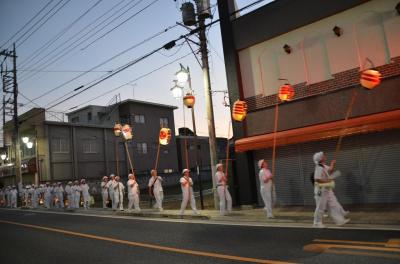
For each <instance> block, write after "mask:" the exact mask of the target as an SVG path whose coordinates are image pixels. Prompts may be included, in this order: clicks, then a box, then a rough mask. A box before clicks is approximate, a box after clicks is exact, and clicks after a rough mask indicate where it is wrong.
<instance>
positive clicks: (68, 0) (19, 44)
mask: <svg viewBox="0 0 400 264" xmlns="http://www.w3.org/2000/svg"><path fill="white" fill-rule="evenodd" d="M70 1H71V0H67V2H65V3H64V4H63V5H62V6H60V7H59V8H58V9H57V10H56V11H55V12H54V13H53V14H51V15H50V16H49V17H48V18H47V19H46V20H45V21H44V22H43V23H42V24H40V25H39V26H38V27H37V28H36V29H35V30H34V31H32V32H31V33H30V34H29V35H28V36H27V37H26V38H25V39H24V40H22V41H21V42H20V43H19V42H18V41H19V39H20V38H22V37H23V36H25V35H26V34H27V33H28V32H29V31H27V32H25V33H24V34H23V35H22V36H21V37H19V38H18V39H17V40H16V41H15V42H17V43H18V45H17V48H18V47H20V46H21V45H22V44H23V43H25V41H27V40H28V39H29V38H30V37H31V36H32V35H33V34H34V33H35V32H36V31H38V30H39V29H40V28H41V27H42V26H43V25H44V24H46V23H47V21H49V20H50V19H51V18H52V17H53V16H54V15H55V14H57V13H58V11H60V10H61V9H62V8H63V7H64V6H65V5H67V4H68V3H69V2H70ZM61 2H62V0H60V2H59V3H61ZM59 3H57V5H58V4H59ZM57 5H55V6H54V7H53V8H52V9H50V11H49V12H51V11H52V10H53V9H54V8H55V7H56V6H57ZM46 15H47V14H46ZM42 18H45V16H43V17H42ZM41 20H42V19H40V20H39V21H38V22H40V21H41ZM36 24H37V23H35V25H36Z"/></svg>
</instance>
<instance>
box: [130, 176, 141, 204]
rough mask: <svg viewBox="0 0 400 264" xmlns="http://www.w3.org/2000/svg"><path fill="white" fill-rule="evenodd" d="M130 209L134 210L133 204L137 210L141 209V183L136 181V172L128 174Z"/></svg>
mask: <svg viewBox="0 0 400 264" xmlns="http://www.w3.org/2000/svg"><path fill="white" fill-rule="evenodd" d="M127 186H128V210H129V211H131V210H132V206H134V207H135V211H140V205H139V192H140V189H139V184H138V183H137V181H136V178H135V175H134V174H129V175H128V182H127Z"/></svg>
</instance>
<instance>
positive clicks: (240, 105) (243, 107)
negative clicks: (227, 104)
mask: <svg viewBox="0 0 400 264" xmlns="http://www.w3.org/2000/svg"><path fill="white" fill-rule="evenodd" d="M246 115H247V103H246V102H245V101H239V100H237V101H236V102H235V103H234V104H233V110H232V118H233V119H234V120H235V121H239V122H241V121H243V120H244V119H245V118H246Z"/></svg>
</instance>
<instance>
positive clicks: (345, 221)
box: [337, 218, 350, 226]
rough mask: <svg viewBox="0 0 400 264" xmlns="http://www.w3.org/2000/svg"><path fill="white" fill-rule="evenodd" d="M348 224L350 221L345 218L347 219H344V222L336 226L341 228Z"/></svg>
mask: <svg viewBox="0 0 400 264" xmlns="http://www.w3.org/2000/svg"><path fill="white" fill-rule="evenodd" d="M348 222H350V219H349V218H347V219H344V221H343V222H341V223H339V224H337V225H338V226H342V225H345V224H347V223H348Z"/></svg>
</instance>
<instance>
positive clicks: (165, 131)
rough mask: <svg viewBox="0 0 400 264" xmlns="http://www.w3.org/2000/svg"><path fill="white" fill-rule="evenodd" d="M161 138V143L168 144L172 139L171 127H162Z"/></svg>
mask: <svg viewBox="0 0 400 264" xmlns="http://www.w3.org/2000/svg"><path fill="white" fill-rule="evenodd" d="M159 140H160V144H161V145H168V144H169V142H170V140H171V129H169V128H161V130H160V137H159Z"/></svg>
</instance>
